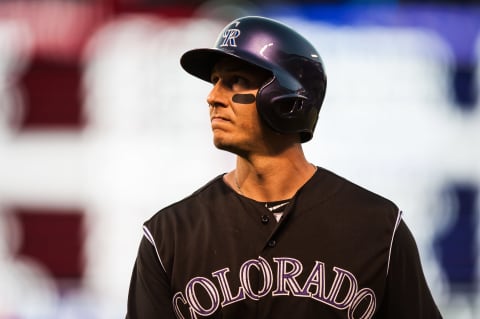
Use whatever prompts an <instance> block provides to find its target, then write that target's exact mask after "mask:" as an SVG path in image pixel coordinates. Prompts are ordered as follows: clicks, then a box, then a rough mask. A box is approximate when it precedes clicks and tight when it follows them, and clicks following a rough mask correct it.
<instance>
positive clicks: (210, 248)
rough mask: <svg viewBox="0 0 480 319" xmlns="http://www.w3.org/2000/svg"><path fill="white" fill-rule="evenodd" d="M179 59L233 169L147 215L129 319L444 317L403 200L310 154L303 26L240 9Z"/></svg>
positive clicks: (312, 84) (316, 67)
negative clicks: (201, 83)
mask: <svg viewBox="0 0 480 319" xmlns="http://www.w3.org/2000/svg"><path fill="white" fill-rule="evenodd" d="M180 62H181V65H182V67H183V68H184V69H185V70H186V71H187V72H189V73H190V74H192V75H194V76H196V77H198V78H200V79H202V80H205V81H208V82H211V83H212V86H213V87H212V90H211V91H210V93H209V95H208V97H207V102H208V106H209V110H210V118H211V128H212V132H213V142H214V144H215V146H216V147H217V148H218V149H221V150H225V151H228V152H231V153H233V154H235V155H236V158H237V161H236V167H235V169H234V170H232V171H231V172H228V173H225V174H222V175H219V176H217V177H215V178H214V179H213V180H211V181H210V182H208V183H207V184H206V185H204V186H203V187H201V188H200V189H198V190H197V191H195V192H194V193H193V194H191V195H190V196H188V197H186V198H185V199H183V200H181V201H179V202H177V203H174V204H172V205H170V206H168V207H166V208H164V209H162V210H161V211H159V212H158V213H157V214H155V215H154V216H153V217H152V218H151V219H150V220H148V221H147V222H145V224H144V227H143V230H144V236H143V239H142V240H141V243H140V247H139V251H138V256H137V259H136V261H135V265H134V269H133V274H132V278H131V284H130V289H129V297H128V310H127V315H126V318H128V319H154V318H155V319H158V318H162V319H167V318H182V319H183V318H185V319H187V318H188V319H191V318H204V317H205V318H231V319H240V318H244V319H245V318H276V319H277V318H280V319H281V318H289V319H290V318H302V319H309V318H322V319H326V318H345V319H346V318H348V319H360V318H362V319H369V318H389V319H397V318H402V319H420V318H422V319H434V318H441V315H440V313H439V310H438V308H437V306H436V304H435V302H434V300H433V298H432V295H431V293H430V291H429V288H428V286H427V284H426V281H425V278H424V275H423V271H422V268H421V264H420V260H419V255H418V251H417V247H416V244H415V241H414V239H413V237H412V234H411V233H410V231H409V229H408V228H407V226H406V225H405V223H404V222H403V221H402V214H401V211H400V210H399V209H398V208H397V206H396V205H395V204H393V203H392V202H391V201H389V200H387V199H385V198H383V197H381V196H379V195H377V194H374V193H372V192H370V191H368V190H366V189H364V188H362V187H360V186H357V185H355V184H353V183H352V182H350V181H348V180H346V179H344V178H342V177H340V176H338V175H336V174H334V173H332V172H330V171H328V170H326V169H324V168H321V167H317V166H315V165H313V164H311V163H309V162H308V161H307V159H306V158H305V156H304V153H303V150H302V143H304V142H307V141H309V140H310V139H311V138H312V136H313V132H314V129H315V125H316V122H317V118H318V113H319V110H320V106H321V105H322V102H323V99H324V96H325V90H326V76H325V72H324V68H323V64H322V60H321V58H320V55H319V53H318V52H317V51H316V50H315V48H314V47H313V46H312V45H311V44H310V43H309V42H308V41H307V40H306V39H305V38H304V37H302V36H301V35H300V34H298V33H297V32H296V31H294V30H292V29H291V28H290V27H288V26H286V25H284V24H282V23H280V22H277V21H275V20H271V19H267V18H263V17H252V16H249V17H243V18H240V19H237V20H234V21H232V22H231V23H229V24H228V25H227V26H226V27H225V28H224V29H223V30H222V31H221V32H220V35H219V36H218V38H217V40H216V42H215V45H214V47H213V48H205V49H194V50H191V51H188V52H186V53H185V54H184V55H183V56H182V57H181V61H180Z"/></svg>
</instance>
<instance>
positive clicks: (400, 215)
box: [386, 210, 403, 276]
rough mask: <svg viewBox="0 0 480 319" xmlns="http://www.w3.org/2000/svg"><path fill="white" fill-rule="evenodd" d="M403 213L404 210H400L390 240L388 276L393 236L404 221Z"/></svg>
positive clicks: (388, 265)
mask: <svg viewBox="0 0 480 319" xmlns="http://www.w3.org/2000/svg"><path fill="white" fill-rule="evenodd" d="M402 214H403V212H402V211H401V210H398V216H397V221H396V222H395V228H394V229H393V234H392V239H391V240H390V250H389V252H388V263H387V274H386V276H388V271H389V270H390V257H391V255H392V246H393V238H394V237H395V233H396V232H397V228H398V225H400V222H401V221H402Z"/></svg>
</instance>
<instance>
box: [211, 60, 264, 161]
mask: <svg viewBox="0 0 480 319" xmlns="http://www.w3.org/2000/svg"><path fill="white" fill-rule="evenodd" d="M269 78H271V73H270V72H268V71H265V70H263V69H261V68H258V67H255V66H253V65H250V64H247V63H245V62H242V61H239V60H237V59H233V58H225V59H222V60H220V61H219V62H218V63H217V64H216V65H215V67H214V68H213V70H212V74H211V82H212V84H213V88H212V90H211V91H210V94H209V95H208V97H207V102H208V104H209V108H210V120H211V125H212V131H213V141H214V144H215V146H216V147H217V148H219V149H223V150H227V151H231V152H234V153H237V154H240V153H245V152H247V153H248V152H252V151H256V150H257V151H258V148H259V147H261V145H262V141H264V140H265V136H266V134H272V133H273V132H271V130H270V129H268V128H266V127H265V125H264V124H263V123H262V122H261V120H260V118H259V115H258V113H257V108H256V102H255V99H256V95H257V92H258V89H259V88H260V87H261V86H262V85H263V84H264V83H265V82H266V81H267V80H268V79H269Z"/></svg>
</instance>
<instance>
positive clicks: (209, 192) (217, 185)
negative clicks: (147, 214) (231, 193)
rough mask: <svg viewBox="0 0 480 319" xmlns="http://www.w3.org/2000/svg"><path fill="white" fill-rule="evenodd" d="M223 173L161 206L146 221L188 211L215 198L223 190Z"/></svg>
mask: <svg viewBox="0 0 480 319" xmlns="http://www.w3.org/2000/svg"><path fill="white" fill-rule="evenodd" d="M222 178H223V174H221V175H218V176H216V177H214V178H213V179H211V180H210V181H208V182H207V183H206V184H204V185H203V186H201V187H200V188H198V189H197V190H195V191H194V192H193V193H191V194H190V195H188V196H186V197H184V198H182V199H180V200H178V201H176V202H173V203H171V204H169V205H168V206H165V207H163V208H162V209H160V210H159V211H157V213H155V214H154V215H153V216H152V217H151V218H150V219H149V220H148V221H147V223H148V222H151V221H152V220H156V219H159V218H163V217H167V216H168V215H171V214H181V213H182V212H188V211H189V210H191V209H192V208H194V207H197V208H198V205H205V204H206V203H207V202H209V201H210V200H211V198H215V197H217V196H215V195H218V194H219V193H220V192H222V191H224V189H225V184H224V183H223V181H222Z"/></svg>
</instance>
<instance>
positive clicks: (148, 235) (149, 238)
mask: <svg viewBox="0 0 480 319" xmlns="http://www.w3.org/2000/svg"><path fill="white" fill-rule="evenodd" d="M143 234H144V236H145V237H146V238H147V239H148V241H149V242H150V244H152V245H153V248H155V252H156V253H157V258H158V261H159V262H160V265H162V268H163V270H164V271H166V270H165V267H164V266H163V263H162V259H161V258H160V254H159V253H158V250H157V245H155V240H154V239H153V236H152V234H151V233H150V230H148V228H147V226H143Z"/></svg>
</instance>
